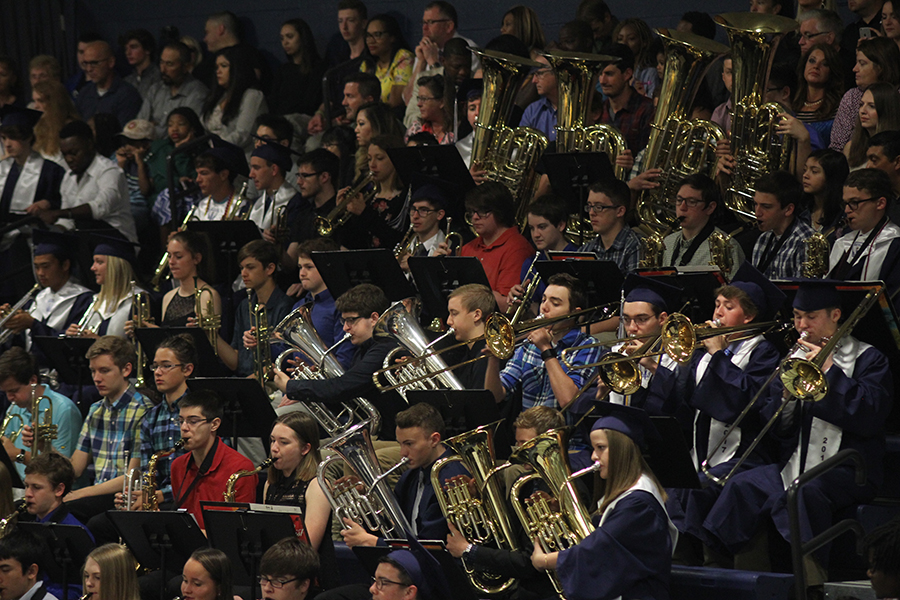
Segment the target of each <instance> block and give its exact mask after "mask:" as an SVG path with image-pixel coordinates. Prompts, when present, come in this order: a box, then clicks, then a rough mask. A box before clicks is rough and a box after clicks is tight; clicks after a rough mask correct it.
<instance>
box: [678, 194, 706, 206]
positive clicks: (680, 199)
mask: <svg viewBox="0 0 900 600" xmlns="http://www.w3.org/2000/svg"><path fill="white" fill-rule="evenodd" d="M682 202H684V203H685V204H687V206H688V208H697V207H698V206H700V205H701V204H703V200H698V199H696V198H685V197H684V196H675V199H674V200H673V201H672V204H674V205H675V206H679V205H680V204H681V203H682Z"/></svg>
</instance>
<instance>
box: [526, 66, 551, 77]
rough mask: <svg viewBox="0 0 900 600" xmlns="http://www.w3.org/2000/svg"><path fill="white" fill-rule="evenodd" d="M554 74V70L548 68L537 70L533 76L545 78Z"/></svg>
mask: <svg viewBox="0 0 900 600" xmlns="http://www.w3.org/2000/svg"><path fill="white" fill-rule="evenodd" d="M552 72H553V69H551V68H549V67H548V68H544V69H536V70H534V71H532V72H531V74H532V75H534V76H535V77H543V76H544V75H549V74H550V73H552Z"/></svg>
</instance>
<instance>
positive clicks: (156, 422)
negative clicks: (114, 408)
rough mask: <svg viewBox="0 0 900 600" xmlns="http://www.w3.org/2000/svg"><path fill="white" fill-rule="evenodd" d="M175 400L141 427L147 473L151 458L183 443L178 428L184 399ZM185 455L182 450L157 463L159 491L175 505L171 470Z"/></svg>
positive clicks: (161, 405) (157, 409) (150, 413)
mask: <svg viewBox="0 0 900 600" xmlns="http://www.w3.org/2000/svg"><path fill="white" fill-rule="evenodd" d="M185 395H187V392H185V394H184V395H182V396H181V398H178V399H177V400H175V402H173V403H172V406H169V403H168V402H166V401H165V400H164V401H162V402H160V403H159V404H157V405H156V406H154V407H153V408H151V409H150V410H149V411H148V412H147V416H146V417H144V421H143V423H141V471H142V472H144V473H146V471H147V463H148V462H149V461H150V457H151V456H153V454H155V453H157V452H165V451H166V450H169V449H171V448H173V447H174V446H175V442H177V441H178V440H179V439H181V427H179V426H178V417H179V411H180V409H181V407H180V402H181V400H182V398H184V396H185ZM184 453H185V450H184V449H182V450H178V451H177V452H175V453H174V454H171V455H169V456H165V457H162V458H160V459H159V460H158V461H157V463H156V489H158V490H160V491H161V492H162V493H163V497H164V499H165V502H171V501H172V480H171V479H170V475H169V469H170V468H171V465H172V461H173V460H175V459H176V458H178V457H179V456H181V455H182V454H184Z"/></svg>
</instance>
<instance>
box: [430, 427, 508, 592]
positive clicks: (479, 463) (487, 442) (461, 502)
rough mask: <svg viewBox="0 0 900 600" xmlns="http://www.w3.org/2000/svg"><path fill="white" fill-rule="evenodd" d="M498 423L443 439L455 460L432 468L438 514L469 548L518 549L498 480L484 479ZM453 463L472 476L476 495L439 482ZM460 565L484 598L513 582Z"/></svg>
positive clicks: (452, 482)
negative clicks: (468, 544)
mask: <svg viewBox="0 0 900 600" xmlns="http://www.w3.org/2000/svg"><path fill="white" fill-rule="evenodd" d="M501 422H502V421H495V422H494V423H490V424H488V425H482V426H481V427H477V428H476V429H473V430H472V431H469V432H466V433H462V434H460V435H457V436H455V437H452V438H450V439H448V440H444V445H446V446H447V447H448V448H450V449H451V450H453V451H454V452H455V453H456V456H450V457H447V458H442V459H440V460H438V461H437V462H436V463H434V465H433V466H432V468H431V487H432V488H434V493H435V496H437V499H438V504H440V507H441V512H442V513H443V514H444V516H445V517H446V518H447V520H448V521H449V522H451V523H453V525H454V526H455V527H456V528H457V529H458V530H459V531H460V532H461V533H462V534H463V536H465V538H466V540H467V541H468V542H469V543H470V544H476V545H479V546H489V547H494V548H501V549H504V550H517V549H518V544H517V543H516V537H515V533H514V530H513V528H512V526H511V524H510V522H509V517H508V515H507V511H506V502H505V500H504V497H503V492H502V491H501V489H500V484H499V482H498V481H497V480H496V479H490V480H489V479H488V475H489V473H490V472H491V471H492V470H493V469H494V465H495V464H496V460H495V454H494V436H495V435H496V431H497V426H498V425H500V423H501ZM454 462H461V463H462V464H463V465H465V467H466V469H467V470H468V471H469V473H471V474H472V477H473V479H474V482H475V486H476V490H477V493H476V494H475V495H472V494H471V492H470V489H469V485H468V482H467V481H465V480H461V479H457V478H452V479H449V480H446V481H444V480H442V479H441V470H442V469H443V468H444V467H446V466H447V465H449V464H451V463H454ZM463 565H464V566H465V568H466V574H467V575H468V577H469V581H471V583H472V585H473V586H475V588H476V589H478V590H479V591H481V592H484V593H485V594H498V593H500V592H503V591H506V590H507V589H509V588H510V587H512V586H513V585H515V583H516V579H515V578H504V577H503V576H501V575H496V574H494V573H488V572H483V571H476V570H474V569H472V568H470V567H469V566H468V565H466V564H465V560H463Z"/></svg>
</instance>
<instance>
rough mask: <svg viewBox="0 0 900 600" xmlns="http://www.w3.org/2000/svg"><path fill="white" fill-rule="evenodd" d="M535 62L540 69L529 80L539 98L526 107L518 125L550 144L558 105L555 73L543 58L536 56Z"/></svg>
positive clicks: (554, 133)
mask: <svg viewBox="0 0 900 600" xmlns="http://www.w3.org/2000/svg"><path fill="white" fill-rule="evenodd" d="M536 60H537V62H539V63H541V67H540V68H538V69H537V70H535V71H534V74H533V75H532V76H531V80H532V82H533V83H534V85H535V88H536V89H537V93H538V94H539V95H540V96H541V98H540V99H539V100H536V101H534V102H532V103H531V104H529V105H528V108H526V109H525V112H524V113H522V119H521V121H519V125H520V126H521V127H532V128H534V129H537V130H538V131H540V132H541V133H543V134H544V135H546V136H547V139H549V140H550V141H551V142H552V141H555V140H556V110H557V105H558V104H559V90H558V88H557V81H556V73H554V71H553V69H552V68H550V63H549V62H548V61H547V59H546V58H544V57H543V56H538V57H537V59H536Z"/></svg>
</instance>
